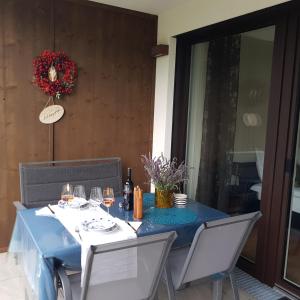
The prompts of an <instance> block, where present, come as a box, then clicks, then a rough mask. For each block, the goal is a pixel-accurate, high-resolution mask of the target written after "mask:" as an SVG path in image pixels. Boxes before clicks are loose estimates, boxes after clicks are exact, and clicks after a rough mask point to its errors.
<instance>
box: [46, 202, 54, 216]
mask: <svg viewBox="0 0 300 300" xmlns="http://www.w3.org/2000/svg"><path fill="white" fill-rule="evenodd" d="M47 207H48V208H49V210H50V211H51V212H52V213H53V214H54V215H55V211H54V210H53V209H52V208H51V206H50V204H48V205H47Z"/></svg>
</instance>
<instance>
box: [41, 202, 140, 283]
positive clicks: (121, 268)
mask: <svg viewBox="0 0 300 300" xmlns="http://www.w3.org/2000/svg"><path fill="white" fill-rule="evenodd" d="M51 208H52V209H53V211H54V212H55V217H56V218H57V219H58V220H59V221H60V222H61V223H62V224H63V226H64V227H65V228H66V229H67V230H68V231H69V232H70V233H71V234H72V236H73V237H74V238H75V239H76V240H77V241H78V243H79V244H81V267H82V279H83V276H84V270H85V265H86V258H87V253H88V250H89V248H90V246H91V245H101V244H107V243H112V242H117V241H123V240H127V239H133V238H136V233H135V232H134V230H133V229H132V228H131V227H130V226H129V225H128V224H126V222H125V221H123V220H120V219H118V218H113V217H112V216H111V215H109V214H108V213H107V212H105V211H104V210H103V209H102V208H100V207H98V208H94V209H85V210H79V209H72V208H60V207H59V206H57V205H53V206H51ZM47 210H48V211H50V210H49V209H48V208H42V209H41V210H39V211H37V212H36V214H37V215H47ZM53 216H54V215H53ZM100 217H102V218H110V219H113V220H114V221H115V222H116V223H117V224H118V227H119V228H118V229H117V230H114V231H112V232H102V231H97V232H96V231H85V230H83V229H82V227H81V223H82V221H84V220H90V219H92V218H100ZM76 227H79V229H80V236H81V238H82V239H80V237H79V234H78V232H76V231H75V228H76ZM100 257H101V258H100V260H99V261H98V260H97V259H95V260H94V266H95V268H93V271H92V276H91V282H90V284H91V285H94V284H100V283H105V282H109V281H112V280H113V281H115V280H122V279H125V278H132V277H136V276H137V252H136V248H131V249H127V250H126V251H124V250H123V251H122V252H114V253H105V254H101V255H100Z"/></svg>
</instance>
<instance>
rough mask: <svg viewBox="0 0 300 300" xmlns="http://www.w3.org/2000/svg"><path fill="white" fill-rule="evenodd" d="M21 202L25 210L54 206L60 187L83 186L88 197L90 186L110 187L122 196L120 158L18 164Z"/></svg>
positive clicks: (58, 197)
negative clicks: (66, 185) (69, 184)
mask: <svg viewBox="0 0 300 300" xmlns="http://www.w3.org/2000/svg"><path fill="white" fill-rule="evenodd" d="M19 173H20V190H21V202H22V204H23V205H24V206H26V207H27V208H31V207H40V206H45V205H47V204H49V203H50V204H57V201H58V200H59V199H60V194H61V189H62V186H63V184H65V183H67V182H69V183H71V184H73V185H76V184H82V185H84V186H85V188H86V193H87V196H89V193H90V189H91V187H93V186H101V187H107V186H109V187H113V189H114V192H115V195H116V196H120V195H121V194H122V169H121V159H120V158H104V159H88V160H66V161H48V162H34V163H20V165H19Z"/></svg>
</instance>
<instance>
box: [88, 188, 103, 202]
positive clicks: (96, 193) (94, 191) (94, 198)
mask: <svg viewBox="0 0 300 300" xmlns="http://www.w3.org/2000/svg"><path fill="white" fill-rule="evenodd" d="M102 201H103V195H102V190H101V188H100V187H93V188H91V194H90V205H91V206H92V207H98V206H99V205H100V204H101V203H102Z"/></svg>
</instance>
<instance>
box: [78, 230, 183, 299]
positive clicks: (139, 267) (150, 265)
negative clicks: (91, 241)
mask: <svg viewBox="0 0 300 300" xmlns="http://www.w3.org/2000/svg"><path fill="white" fill-rule="evenodd" d="M176 237H177V234H176V232H174V231H173V232H167V233H162V234H155V235H152V236H146V237H140V238H137V239H131V240H127V241H122V242H117V243H111V244H105V245H99V246H91V248H90V250H89V252H88V256H87V261H86V267H85V272H84V279H83V288H82V294H81V300H94V299H98V298H99V295H101V299H107V300H119V299H130V300H142V299H153V298H154V297H155V294H156V291H157V287H158V284H159V280H160V278H161V275H162V272H163V269H164V266H165V263H166V260H167V256H168V254H169V251H170V249H171V246H172V243H173V241H174V240H175V239H176ZM103 262H105V264H103ZM108 262H109V263H108Z"/></svg>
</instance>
